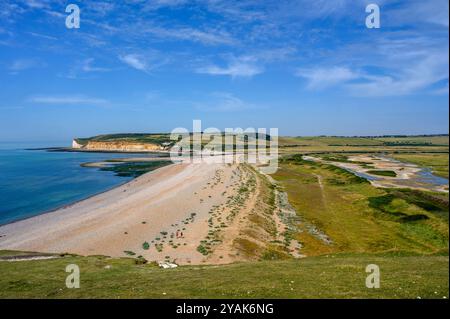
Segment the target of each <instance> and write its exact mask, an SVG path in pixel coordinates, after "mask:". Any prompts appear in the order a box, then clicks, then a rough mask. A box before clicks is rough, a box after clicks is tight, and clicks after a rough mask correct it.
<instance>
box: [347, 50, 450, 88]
mask: <svg viewBox="0 0 450 319" xmlns="http://www.w3.org/2000/svg"><path fill="white" fill-rule="evenodd" d="M393 73H395V75H390V74H387V75H381V76H380V75H365V76H363V77H362V78H363V79H364V81H363V82H362V83H352V84H349V85H348V86H347V87H348V88H349V89H350V91H351V93H352V94H356V95H364V96H392V95H407V94H413V93H417V92H419V91H422V90H426V89H427V88H430V87H431V86H432V85H434V84H436V83H438V82H441V81H444V80H448V77H449V75H448V57H447V55H446V54H445V53H444V54H441V53H437V54H433V55H427V56H426V57H424V58H422V59H421V60H418V61H416V63H415V64H412V65H410V66H409V67H406V68H402V69H400V70H396V72H393ZM432 92H433V90H431V91H430V93H432Z"/></svg>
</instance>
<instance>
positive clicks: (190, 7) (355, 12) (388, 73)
mask: <svg viewBox="0 0 450 319" xmlns="http://www.w3.org/2000/svg"><path fill="white" fill-rule="evenodd" d="M69 3H74V4H77V5H78V6H79V7H80V9H81V27H80V29H67V28H66V27H65V19H66V16H67V13H65V8H66V6H67V4H69ZM368 3H376V4H378V5H379V6H380V8H381V28H380V29H367V28H366V26H365V18H366V15H367V13H366V12H365V7H366V5H367V4H368ZM448 19H449V18H448V0H431V1H419V0H404V1H400V0H378V1H376V0H371V1H365V0H334V1H330V0H315V1H306V0H297V1H288V0H286V1H283V0H268V1H261V0H259V1H256V0H239V1H234V0H192V1H188V0H154V1H151V0H150V1H142V0H125V1H61V0H41V1H39V0H22V1H10V0H2V1H1V2H0V141H57V140H58V141H62V140H64V141H65V140H70V139H71V138H72V137H75V136H77V137H80V136H91V135H95V134H102V133H117V132H162V131H171V130H172V129H173V128H175V127H186V128H191V127H192V120H193V119H201V120H202V122H203V127H204V128H206V127H211V126H213V127H217V128H219V129H221V130H223V129H224V128H226V127H242V128H247V127H265V128H270V127H276V128H279V131H280V134H281V135H322V134H323V135H327V134H328V135H379V134H433V133H448V113H449V110H448V107H449V105H448V90H449V84H448V81H449V80H448V68H449V65H448V45H449V44H448V41H449V40H448V36H449V34H448V32H449V20H448Z"/></svg>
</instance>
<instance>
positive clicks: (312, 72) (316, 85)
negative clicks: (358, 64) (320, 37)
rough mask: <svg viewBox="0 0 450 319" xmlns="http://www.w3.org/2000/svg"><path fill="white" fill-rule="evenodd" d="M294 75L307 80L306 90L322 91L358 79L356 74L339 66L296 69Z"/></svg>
mask: <svg viewBox="0 0 450 319" xmlns="http://www.w3.org/2000/svg"><path fill="white" fill-rule="evenodd" d="M296 75H297V76H299V77H303V78H305V79H307V81H308V84H307V88H308V89H324V88H328V87H330V86H335V85H337V84H344V83H345V82H347V81H350V80H354V79H357V78H358V77H359V75H358V73H357V72H354V71H352V70H350V69H349V68H346V67H340V66H334V67H329V68H323V67H321V68H310V69H298V70H297V71H296Z"/></svg>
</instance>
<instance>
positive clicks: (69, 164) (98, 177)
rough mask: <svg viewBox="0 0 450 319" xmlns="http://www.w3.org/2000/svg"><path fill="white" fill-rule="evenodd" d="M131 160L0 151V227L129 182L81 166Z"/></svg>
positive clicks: (14, 149)
mask: <svg viewBox="0 0 450 319" xmlns="http://www.w3.org/2000/svg"><path fill="white" fill-rule="evenodd" d="M130 156H133V155H132V154H117V153H114V154H109V153H74V152H46V151H35V150H33V151H30V150H24V149H17V148H13V149H5V148H1V147H0V225H2V224H6V223H10V222H14V221H17V220H20V219H23V218H28V217H32V216H36V215H39V214H41V213H43V212H46V211H50V210H54V209H57V208H59V207H62V206H65V205H69V204H71V203H74V202H76V201H79V200H83V199H85V198H88V197H90V196H92V195H95V194H98V193H101V192H104V191H107V190H109V189H111V188H114V187H116V186H118V185H120V184H123V183H125V182H127V181H129V180H131V179H132V178H131V177H119V176H116V174H115V173H114V172H108V171H100V170H99V169H97V168H85V167H81V166H80V165H81V164H83V163H86V162H97V161H104V160H108V159H114V158H126V157H130ZM139 156H140V157H153V156H152V155H143V154H140V155H139Z"/></svg>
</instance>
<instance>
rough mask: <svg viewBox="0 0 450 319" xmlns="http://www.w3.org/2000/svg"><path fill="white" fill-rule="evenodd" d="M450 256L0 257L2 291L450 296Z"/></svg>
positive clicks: (41, 294)
mask: <svg viewBox="0 0 450 319" xmlns="http://www.w3.org/2000/svg"><path fill="white" fill-rule="evenodd" d="M7 254H11V253H8V252H3V255H7ZM448 262H449V260H448V256H426V257H423V256H395V255H392V256H389V255H384V256H382V255H379V256H376V255H364V254H347V255H325V256H320V257H310V258H304V259H301V260H286V261H261V262H249V263H237V264H231V265H225V266H183V267H178V268H176V269H166V270H164V269H160V268H158V267H157V266H155V265H153V264H143V265H137V264H136V263H135V262H134V261H133V259H128V258H122V259H112V258H106V257H98V256H97V257H96V256H93V257H76V256H66V257H64V258H59V259H52V260H41V261H39V260H35V261H21V262H6V261H0V273H1V274H7V275H2V276H0V298H418V297H420V298H444V297H446V298H448V290H449V287H448V278H449V276H448ZM69 264H77V265H78V266H79V268H80V288H79V289H68V288H66V286H65V280H66V276H67V275H68V273H66V272H65V267H66V266H67V265H69ZM368 264H376V265H378V266H379V267H380V275H381V276H380V277H381V280H380V284H381V285H380V286H381V287H380V288H379V289H368V288H366V286H365V279H366V276H367V275H368V274H367V273H366V272H365V268H366V266H367V265H368ZM107 266H108V267H107Z"/></svg>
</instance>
